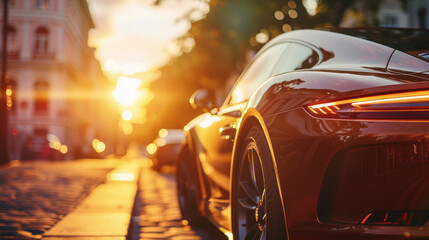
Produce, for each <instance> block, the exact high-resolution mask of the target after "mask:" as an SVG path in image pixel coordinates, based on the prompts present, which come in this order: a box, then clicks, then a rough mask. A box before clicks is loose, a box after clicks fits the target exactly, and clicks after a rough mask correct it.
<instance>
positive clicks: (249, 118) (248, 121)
mask: <svg viewBox="0 0 429 240" xmlns="http://www.w3.org/2000/svg"><path fill="white" fill-rule="evenodd" d="M253 126H259V127H260V128H261V130H262V131H263V134H264V136H265V139H266V140H267V143H268V147H269V150H270V153H271V159H272V164H273V167H274V172H275V175H276V176H275V177H276V183H277V188H278V191H279V194H280V201H281V205H282V212H283V217H284V221H285V222H284V223H283V224H284V227H285V229H286V231H287V220H286V213H285V208H284V201H283V193H282V189H281V188H280V184H279V183H280V182H279V174H278V168H277V164H276V158H275V155H274V151H273V146H272V143H271V139H270V137H269V133H268V129H267V127H266V125H265V122H264V119H263V117H262V115H261V114H260V113H259V112H258V111H257V110H256V109H254V108H249V109H247V110H246V111H245V112H244V114H243V116H242V118H241V120H240V122H239V124H238V126H237V129H238V130H237V134H236V136H235V139H234V143H235V144H234V146H233V150H232V159H231V176H230V189H231V193H232V191H235V189H233V188H234V184H233V183H232V182H233V179H234V178H235V177H236V176H235V174H236V172H237V171H236V168H237V164H236V162H237V161H235V159H237V157H238V154H239V153H240V149H241V148H242V147H243V146H242V145H243V141H244V138H245V137H246V134H247V133H248V131H249V130H250V129H251V128H252V127H253ZM232 196H233V194H230V202H231V203H232V201H234V199H232ZM232 207H233V204H231V221H232V219H234V218H233V216H232V214H233V212H234V211H232ZM232 227H233V223H232V222H231V229H232ZM287 234H288V233H287Z"/></svg>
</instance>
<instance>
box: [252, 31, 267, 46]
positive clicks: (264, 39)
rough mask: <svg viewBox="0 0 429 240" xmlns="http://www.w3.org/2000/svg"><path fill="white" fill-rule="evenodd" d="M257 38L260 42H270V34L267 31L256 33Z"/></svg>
mask: <svg viewBox="0 0 429 240" xmlns="http://www.w3.org/2000/svg"><path fill="white" fill-rule="evenodd" d="M255 39H256V41H257V42H258V43H261V44H263V43H266V42H268V34H267V33H265V32H260V33H258V34H256V36H255Z"/></svg>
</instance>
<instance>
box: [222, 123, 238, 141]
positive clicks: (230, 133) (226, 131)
mask: <svg viewBox="0 0 429 240" xmlns="http://www.w3.org/2000/svg"><path fill="white" fill-rule="evenodd" d="M236 132H237V129H235V126H231V125H227V126H224V127H221V128H219V133H220V136H221V137H222V138H223V139H227V140H231V141H234V138H235V133H236Z"/></svg>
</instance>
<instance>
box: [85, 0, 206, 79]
mask: <svg viewBox="0 0 429 240" xmlns="http://www.w3.org/2000/svg"><path fill="white" fill-rule="evenodd" d="M153 2H154V0H88V6H89V8H90V12H91V15H92V18H93V21H94V24H95V28H94V29H92V30H91V31H90V33H89V36H90V39H89V45H90V46H92V47H95V48H96V49H97V50H96V57H97V58H98V59H99V60H100V62H101V65H102V67H103V70H104V71H106V73H112V74H118V73H119V74H125V75H132V74H134V73H136V72H145V71H149V70H153V69H156V68H157V67H160V66H162V65H164V64H166V63H167V62H168V60H169V59H170V58H171V57H172V56H175V55H178V54H179V53H180V50H179V48H178V46H177V44H175V41H174V40H175V39H177V38H178V37H180V36H182V35H184V34H185V33H186V32H187V31H188V30H189V28H190V27H191V25H190V23H189V22H188V21H183V20H182V21H179V20H178V19H180V18H181V16H184V15H186V14H187V13H188V12H190V11H191V12H192V13H193V14H192V18H193V19H199V18H202V17H203V16H204V14H205V13H207V12H208V6H207V4H206V3H204V2H205V1H204V0H164V1H162V2H161V4H160V5H158V6H154V5H153ZM193 10H197V11H193Z"/></svg>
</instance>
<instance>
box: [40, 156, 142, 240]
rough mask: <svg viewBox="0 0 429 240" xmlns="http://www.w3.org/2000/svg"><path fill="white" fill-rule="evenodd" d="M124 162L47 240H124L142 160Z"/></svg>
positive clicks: (55, 227)
mask: <svg viewBox="0 0 429 240" xmlns="http://www.w3.org/2000/svg"><path fill="white" fill-rule="evenodd" d="M121 161H124V162H123V163H121V164H120V165H119V166H118V167H117V168H116V169H114V170H112V171H111V172H110V173H109V174H108V175H107V176H106V182H105V183H103V184H100V185H99V186H97V187H96V188H95V189H94V190H93V191H92V192H91V194H90V195H89V196H88V197H87V198H86V199H84V200H83V201H82V203H81V204H79V206H78V207H77V208H76V209H75V210H74V211H73V212H71V213H69V214H67V215H66V216H65V217H64V218H63V219H62V220H61V221H60V222H58V223H57V224H56V225H55V226H53V227H52V228H51V229H50V230H49V231H48V232H46V233H45V234H44V235H43V239H47V240H54V239H81V240H83V239H118V240H119V239H121V240H122V239H123V240H125V239H126V238H127V234H128V231H129V226H130V221H131V217H132V211H133V206H134V202H135V197H136V194H137V190H138V182H137V181H138V178H139V174H140V171H141V161H140V159H134V160H121Z"/></svg>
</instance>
